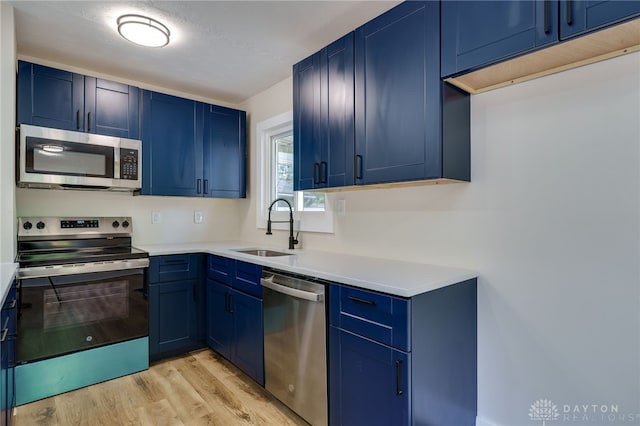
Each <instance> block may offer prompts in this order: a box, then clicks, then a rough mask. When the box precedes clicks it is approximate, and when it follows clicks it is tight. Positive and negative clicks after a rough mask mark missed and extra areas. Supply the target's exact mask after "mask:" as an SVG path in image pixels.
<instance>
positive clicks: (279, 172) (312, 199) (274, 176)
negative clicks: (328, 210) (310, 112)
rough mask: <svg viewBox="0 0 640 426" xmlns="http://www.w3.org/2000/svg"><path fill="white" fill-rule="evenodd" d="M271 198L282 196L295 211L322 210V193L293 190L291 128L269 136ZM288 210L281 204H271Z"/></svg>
mask: <svg viewBox="0 0 640 426" xmlns="http://www.w3.org/2000/svg"><path fill="white" fill-rule="evenodd" d="M270 143H271V182H273V184H272V185H271V196H272V197H271V198H272V199H273V200H275V199H276V198H284V199H285V200H287V201H288V202H289V203H290V204H291V206H292V207H293V209H294V210H296V211H315V212H324V199H325V196H324V193H321V192H303V191H298V192H294V191H293V129H291V130H288V131H286V132H284V133H280V134H277V135H274V136H271V140H270ZM273 207H274V209H275V208H277V210H278V211H285V210H288V207H287V206H286V205H285V204H284V203H282V204H276V205H275V206H273Z"/></svg>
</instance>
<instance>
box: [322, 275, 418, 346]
mask: <svg viewBox="0 0 640 426" xmlns="http://www.w3.org/2000/svg"><path fill="white" fill-rule="evenodd" d="M330 297H331V306H330V317H329V319H330V322H331V325H333V326H336V327H339V328H341V329H343V330H348V331H351V332H353V333H356V334H359V335H361V336H364V337H367V338H369V339H372V340H375V341H376V342H380V343H384V344H385V345H389V346H391V347H394V348H398V349H402V350H404V351H410V350H411V345H410V341H409V337H408V336H409V335H410V329H409V328H410V322H409V318H410V314H411V312H410V310H411V304H410V300H408V299H402V298H399V297H394V296H389V295H386V294H382V293H376V292H373V291H368V290H361V289H357V288H353V287H347V286H340V285H332V286H331V296H330Z"/></svg>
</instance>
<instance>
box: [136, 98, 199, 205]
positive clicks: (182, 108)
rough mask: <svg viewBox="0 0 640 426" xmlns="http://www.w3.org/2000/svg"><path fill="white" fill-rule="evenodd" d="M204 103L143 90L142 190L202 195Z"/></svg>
mask: <svg viewBox="0 0 640 426" xmlns="http://www.w3.org/2000/svg"><path fill="white" fill-rule="evenodd" d="M202 119H203V118H202V104H201V103H199V102H196V101H193V100H189V99H183V98H178V97H175V96H170V95H165V94H162V93H156V92H150V91H147V90H143V91H142V135H141V136H142V173H143V177H142V194H144V195H177V196H198V197H200V196H202V185H203V182H202Z"/></svg>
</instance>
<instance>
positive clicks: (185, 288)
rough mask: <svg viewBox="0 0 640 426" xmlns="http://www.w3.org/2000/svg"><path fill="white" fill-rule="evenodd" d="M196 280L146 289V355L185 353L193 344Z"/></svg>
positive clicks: (194, 341) (194, 334)
mask: <svg viewBox="0 0 640 426" xmlns="http://www.w3.org/2000/svg"><path fill="white" fill-rule="evenodd" d="M197 286H198V282H197V280H185V281H172V282H168V283H158V284H152V285H150V286H149V355H150V356H151V358H152V359H154V358H157V357H159V356H161V355H163V353H175V352H185V351H187V350H189V349H191V348H193V347H195V346H196V345H197V340H198V339H197V313H196V304H195V302H196V294H197V291H198V289H197Z"/></svg>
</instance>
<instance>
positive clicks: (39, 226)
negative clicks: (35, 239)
mask: <svg viewBox="0 0 640 426" xmlns="http://www.w3.org/2000/svg"><path fill="white" fill-rule="evenodd" d="M44 226H45V225H44V222H43V221H40V222H38V223H36V228H38V229H44Z"/></svg>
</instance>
